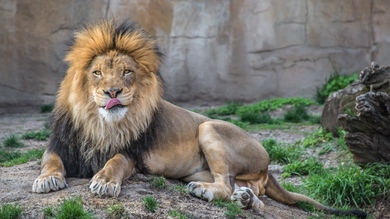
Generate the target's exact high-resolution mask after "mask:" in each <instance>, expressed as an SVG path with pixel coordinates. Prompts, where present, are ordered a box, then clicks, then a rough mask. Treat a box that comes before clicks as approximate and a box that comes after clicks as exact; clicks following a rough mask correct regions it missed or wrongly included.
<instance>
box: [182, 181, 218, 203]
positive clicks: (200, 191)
mask: <svg viewBox="0 0 390 219" xmlns="http://www.w3.org/2000/svg"><path fill="white" fill-rule="evenodd" d="M207 187H208V186H206V183H199V182H190V183H188V185H187V190H188V191H189V193H190V194H191V195H193V196H196V197H198V198H201V199H203V200H206V201H212V200H213V198H214V193H213V191H212V188H210V187H209V188H207Z"/></svg>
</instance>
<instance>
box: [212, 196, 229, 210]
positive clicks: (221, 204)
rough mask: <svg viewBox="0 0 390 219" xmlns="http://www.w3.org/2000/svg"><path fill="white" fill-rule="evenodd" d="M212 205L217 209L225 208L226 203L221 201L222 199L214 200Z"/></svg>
mask: <svg viewBox="0 0 390 219" xmlns="http://www.w3.org/2000/svg"><path fill="white" fill-rule="evenodd" d="M213 204H214V205H215V206H217V207H219V208H223V207H226V204H227V202H225V201H223V200H222V199H220V198H219V199H214V200H213Z"/></svg>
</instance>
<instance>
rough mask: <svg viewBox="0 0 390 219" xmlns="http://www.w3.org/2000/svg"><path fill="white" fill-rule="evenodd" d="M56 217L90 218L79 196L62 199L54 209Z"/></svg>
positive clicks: (63, 218) (61, 218) (67, 218)
mask: <svg viewBox="0 0 390 219" xmlns="http://www.w3.org/2000/svg"><path fill="white" fill-rule="evenodd" d="M55 218H56V219H70V218H78V219H89V218H92V215H91V213H89V212H88V211H86V210H84V207H83V203H82V201H81V198H71V199H67V200H64V201H63V202H62V204H61V205H60V206H59V207H58V208H57V210H56V217H55Z"/></svg>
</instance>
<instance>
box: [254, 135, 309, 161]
mask: <svg viewBox="0 0 390 219" xmlns="http://www.w3.org/2000/svg"><path fill="white" fill-rule="evenodd" d="M261 143H262V144H263V146H264V148H265V149H266V150H267V152H268V155H269V157H270V160H271V161H273V162H276V163H280V164H288V163H291V162H293V161H294V160H298V159H299V157H300V156H301V154H302V153H303V149H302V148H301V147H300V146H299V144H294V145H285V144H281V143H278V142H277V141H276V140H275V139H272V138H267V139H264V140H263V141H262V142H261Z"/></svg>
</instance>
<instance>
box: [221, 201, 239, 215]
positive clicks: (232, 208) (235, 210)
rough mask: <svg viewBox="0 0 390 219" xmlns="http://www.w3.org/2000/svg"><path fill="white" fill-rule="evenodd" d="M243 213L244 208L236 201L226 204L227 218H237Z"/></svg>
mask: <svg viewBox="0 0 390 219" xmlns="http://www.w3.org/2000/svg"><path fill="white" fill-rule="evenodd" d="M241 213H242V209H241V207H240V206H238V205H237V203H235V202H230V203H228V204H227V205H226V212H225V216H226V217H227V218H237V217H238V216H239V215H240V214H241Z"/></svg>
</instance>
